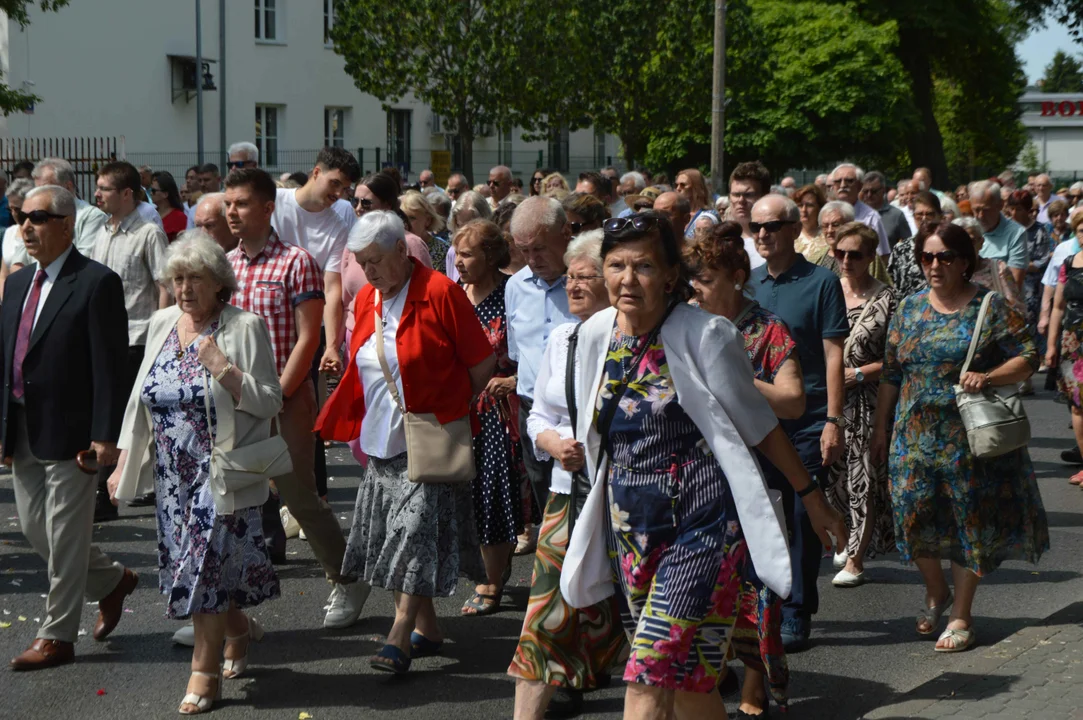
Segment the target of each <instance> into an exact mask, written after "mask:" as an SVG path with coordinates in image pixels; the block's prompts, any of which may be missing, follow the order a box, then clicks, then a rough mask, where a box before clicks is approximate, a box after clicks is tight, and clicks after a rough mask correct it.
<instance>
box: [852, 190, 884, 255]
mask: <svg viewBox="0 0 1083 720" xmlns="http://www.w3.org/2000/svg"><path fill="white" fill-rule="evenodd" d="M854 220H855V221H856V222H859V223H861V224H862V225H865V226H867V227H869V228H871V229H873V230H875V231H876V236H877V237H879V238H880V244H879V245H878V246H877V248H876V254H877V255H890V254H891V244H890V243H888V241H887V231H886V230H884V223H883V221H882V220H881V219H880V213H879V212H877V211H876V210H873V209H872V208H871V207H869V206H868V205H866V204H865V203H863V202H861V201H860V200H858V201H857V202H856V203H854Z"/></svg>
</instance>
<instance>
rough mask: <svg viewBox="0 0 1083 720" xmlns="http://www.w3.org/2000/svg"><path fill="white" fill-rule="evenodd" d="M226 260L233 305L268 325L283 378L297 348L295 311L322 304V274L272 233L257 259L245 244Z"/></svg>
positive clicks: (304, 254) (303, 254)
mask: <svg viewBox="0 0 1083 720" xmlns="http://www.w3.org/2000/svg"><path fill="white" fill-rule="evenodd" d="M226 257H227V258H229V262H230V264H231V265H233V272H234V274H235V275H236V276H237V286H238V287H237V292H235V293H233V304H234V305H236V306H237V307H239V308H240V309H241V310H247V311H248V312H251V313H255V314H256V315H259V316H260V317H261V318H263V322H265V323H267V329H268V330H270V331H271V345H272V346H274V350H275V364H276V365H277V366H278V374H279V375H281V374H282V371H283V370H285V369H286V362H287V361H288V360H289V358H290V353H291V352H292V351H293V346H294V345H296V344H297V322H296V320H295V319H294V313H293V309H294V308H295V307H297V306H298V305H300V304H301V303H303V302H305V301H306V300H312V299H314V298H315V299H319V300H323V274H322V273H321V272H320V268H319V267H318V266H317V265H316V261H315V260H313V259H312V256H311V255H309V254H308V253H307V252H306V251H304V250H302V249H301V248H299V247H297V246H295V245H286V244H285V243H283V242H282V241H281V240H279V239H278V234H277V233H275V232H274V231H273V230H272V231H271V236H270V237H269V238H268V239H267V244H266V245H264V246H263V249H262V250H261V251H260V252H259V254H258V255H256V256H255V257H253V258H249V257H248V256H247V255H246V254H245V252H244V245H243V244H240V245H237V247H236V248H235V249H234V250H232V251H231V252H230V253H229V255H227V256H226Z"/></svg>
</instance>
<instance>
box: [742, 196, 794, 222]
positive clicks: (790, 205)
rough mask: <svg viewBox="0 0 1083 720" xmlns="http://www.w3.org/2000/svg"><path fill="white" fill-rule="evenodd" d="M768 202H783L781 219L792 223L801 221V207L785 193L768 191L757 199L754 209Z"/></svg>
mask: <svg viewBox="0 0 1083 720" xmlns="http://www.w3.org/2000/svg"><path fill="white" fill-rule="evenodd" d="M767 202H775V203H781V204H782V212H781V213H780V214H779V218H778V219H779V220H785V221H787V222H791V223H796V222H801V210H800V208H798V207H797V203H795V202H794V201H793V200H791V199H790V198H788V197H786V196H785V195H775V194H772V193H767V194H766V195H764V196H763V197H761V198H760V199H759V200H757V201H756V204H755V205H753V206H752V210H753V211H755V209H756V208H757V207H761V203H767Z"/></svg>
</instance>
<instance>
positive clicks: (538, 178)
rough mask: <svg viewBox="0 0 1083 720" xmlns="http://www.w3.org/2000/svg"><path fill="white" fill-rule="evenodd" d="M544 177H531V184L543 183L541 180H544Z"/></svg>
mask: <svg viewBox="0 0 1083 720" xmlns="http://www.w3.org/2000/svg"><path fill="white" fill-rule="evenodd" d="M544 179H545V178H540V177H536V178H530V184H531V185H541V181H542V180H544Z"/></svg>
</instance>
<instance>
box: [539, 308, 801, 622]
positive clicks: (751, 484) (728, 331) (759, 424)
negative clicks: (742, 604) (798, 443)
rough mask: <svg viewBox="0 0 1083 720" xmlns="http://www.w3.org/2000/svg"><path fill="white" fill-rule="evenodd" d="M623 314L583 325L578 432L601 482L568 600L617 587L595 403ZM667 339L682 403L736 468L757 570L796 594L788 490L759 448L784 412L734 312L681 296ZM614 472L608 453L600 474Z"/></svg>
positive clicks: (734, 486) (737, 500)
mask: <svg viewBox="0 0 1083 720" xmlns="http://www.w3.org/2000/svg"><path fill="white" fill-rule="evenodd" d="M615 319H616V310H615V309H614V308H609V309H607V310H603V311H601V312H599V313H597V314H595V315H594V316H593V317H592V318H590V319H589V320H587V321H586V322H585V323H583V327H582V328H581V329H580V331H579V360H580V373H581V374H580V377H581V378H583V382H582V383H580V384H579V386H578V387H577V388H576V398H577V400H578V404H579V407H580V408H582V410H581V411H580V412H579V417H578V426H577V432H576V437H578V438H580V441H581V442H582V443H583V444H584V445H585V447H586V460H587V462H586V467H587V470H588V471H589V472H590V474H591V476H592V478H591V479H592V482H593V488H592V490H591V492H590V495H588V496H587V501H586V505H585V506H584V507H583V512H582V514H581V515H580V518H579V521H578V522H577V523H576V526H575V531H574V533H573V534H572V538H571V541H570V543H569V545H568V553H567V556H566V557H565V559H564V569H563V571H562V572H561V576H560V590H561V593H562V594H563V596H564V599H565V601H566V602H567V603H568V604H569V605H571V606H572V607H578V608H584V607H587V606H589V605H593V604H594V603H597V602H600V601H602V600H604V599H605V598H607V597H609V596H610V595H612V594H613V592H614V591H615V588H614V585H613V571H612V569H611V567H610V564H609V554H608V551H607V549H606V523H609V522H611V520H610V513H609V503H608V502H607V500H606V491H605V488H606V483H604V482H597V477H595V476H594V470H595V468H596V467H598V457H599V453H601V452H602V449H601V437H600V436H599V435H598V431H597V430H596V429H595V427H594V412H593V411H592V408H594V407H595V404H596V402H597V399H598V391H599V389H600V386H601V381H602V371H603V368H604V366H605V357H606V353H607V351H608V349H609V342H610V338H611V333H612V330H613V322H614V320H615ZM661 339H662V345H663V346H664V347H665V352H666V361H667V362H668V363H669V371H670V374H671V375H672V378H673V387H674V389H675V390H676V392H677V397H678V398H679V400H680V404H681V408H682V409H683V410H684V411H685V412H686V413H687V414H688V416H689V418H691V419H692V421H693V422H694V423H695V424H696V427H698V428H699V430H700V432H702V433H703V437H704V438H705V439H706V440H707V444H708V445H709V446H710V448H711V452H712V453H714V457H715V459H716V460H717V461H718V465H719V467H721V469H722V472H723V473H725V475H726V481H727V482H728V484H729V488H730V492H731V493H732V494H733V499H734V504H735V505H736V507H737V514H738V516H739V519H740V523H741V529H742V530H743V531H744V537H745V541H746V542H747V543H748V549H749V552H750V553H751V556H752V562H753V563H754V564H755V567H756V573H757V574H758V575H759V576H760V579H762V580H763V582H764V583H765V584H766V585H767V586H768V587H770V588H771V589H772V590H774V591H775V592H777V593H778V594H779V595H780V596H781V597H784V598H785V597H788V596H789V594H790V585H791V582H792V577H791V571H790V550H789V546H788V544H787V541H786V530H785V528H786V522H785V520H784V518H783V512H782V496H781V494H780V493H778V492H777V491H771V490H768V488H767V483H766V482H765V481H764V478H763V474H762V472H761V471H760V466H759V464H758V463H757V462H756V459H755V456H754V455H753V453H752V452H751V451H750V450H749V446H750V445H758V444H759V443H760V442H762V441H763V439H764V437H766V436H767V434H768V433H769V432H770V431H771V430H773V429H774V428H775V426H777V425H778V419H777V418H776V417H775V414H774V413H773V412H772V411H771V408H770V406H768V404H767V400H766V399H765V398H764V397H763V395H761V394H760V392H759V390H757V389H756V386H755V384H754V383H753V375H752V366H751V364H750V363H749V361H748V356H747V355H746V354H745V349H744V340H743V338H742V337H741V333H740V332H738V330H737V329H736V328H735V327H734V326H733V324H732V323H731V322H729V321H728V320H726V319H725V318H722V317H719V316H716V315H711V314H709V313H707V312H705V311H703V310H700V309H699V308H694V307H691V306H689V305H685V304H681V305H678V306H677V307H676V308H674V310H673V313H672V314H671V315H670V316H669V318H668V319H667V320H666V322H665V324H663V325H662V330H661ZM606 472H608V463H607V462H606V463H603V465H602V467H601V470H600V473H601V474H600V476H601V477H604V474H605V473H606Z"/></svg>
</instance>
